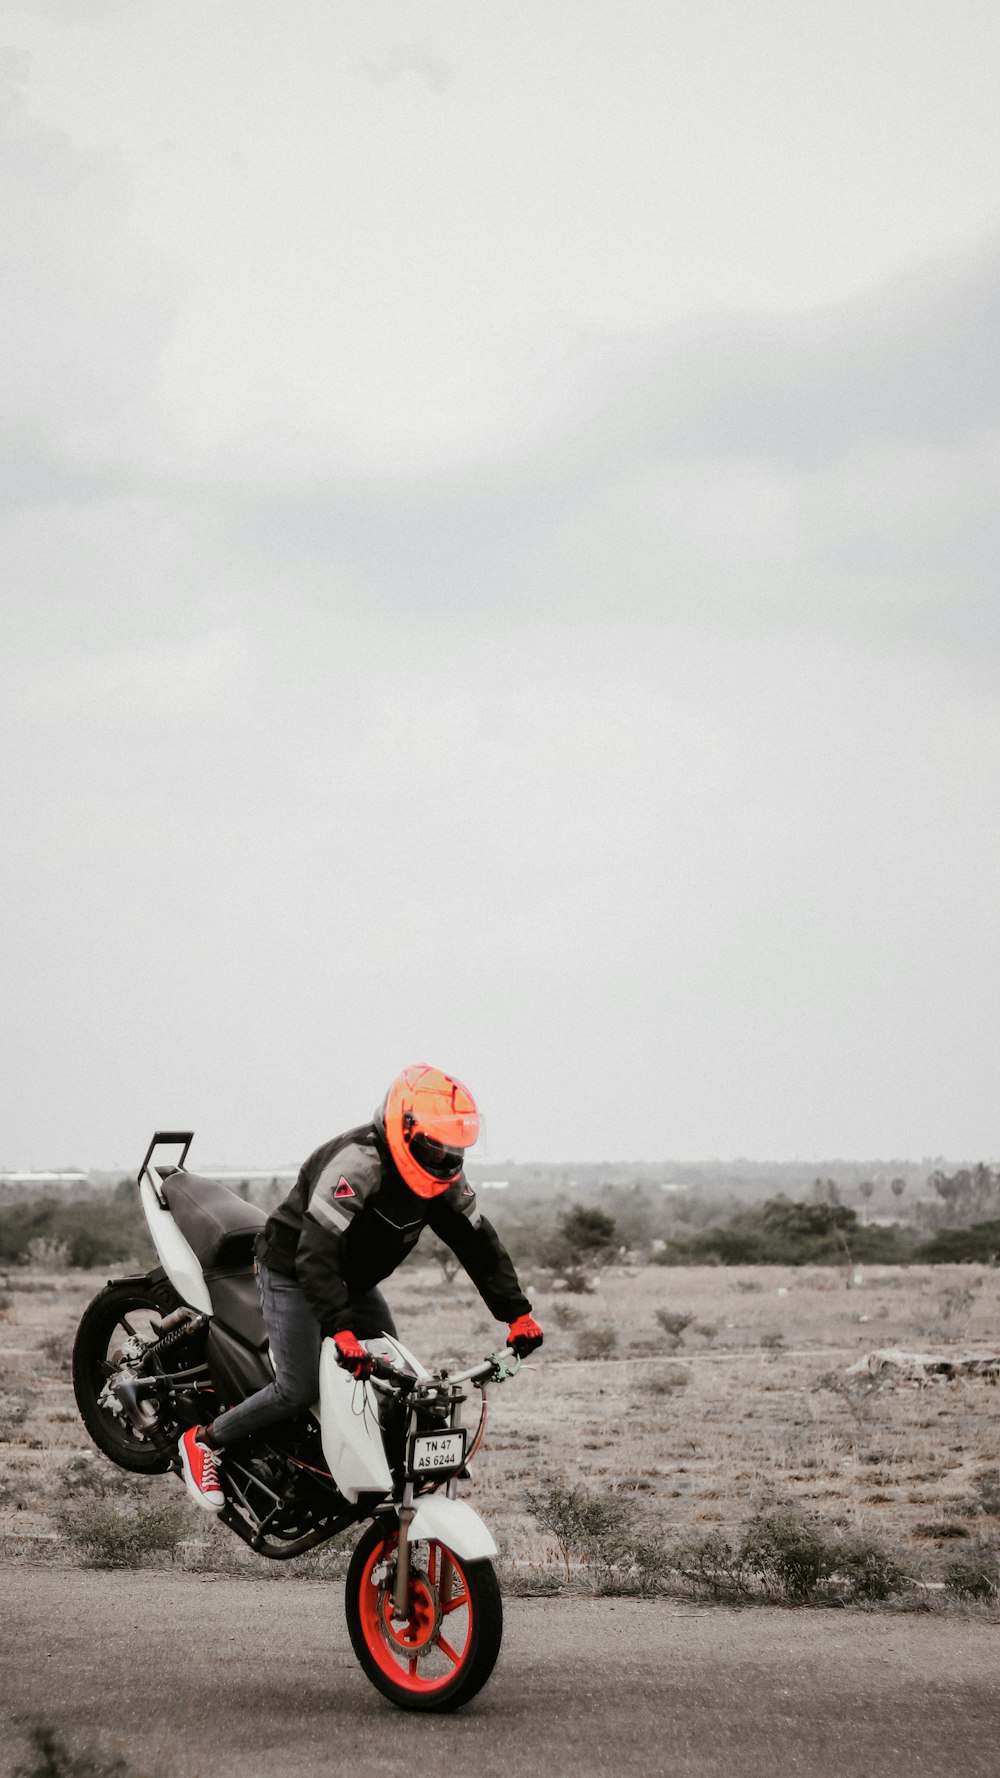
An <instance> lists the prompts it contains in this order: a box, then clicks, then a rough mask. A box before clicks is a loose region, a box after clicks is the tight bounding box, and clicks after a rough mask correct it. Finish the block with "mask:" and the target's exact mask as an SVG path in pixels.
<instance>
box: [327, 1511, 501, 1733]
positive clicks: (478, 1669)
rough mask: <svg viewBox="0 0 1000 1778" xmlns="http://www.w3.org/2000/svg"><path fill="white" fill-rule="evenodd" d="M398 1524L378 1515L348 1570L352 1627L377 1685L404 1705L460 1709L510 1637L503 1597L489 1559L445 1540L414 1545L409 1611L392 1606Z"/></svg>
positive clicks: (357, 1646) (364, 1665) (406, 1707)
mask: <svg viewBox="0 0 1000 1778" xmlns="http://www.w3.org/2000/svg"><path fill="white" fill-rule="evenodd" d="M398 1541H399V1527H398V1524H397V1523H396V1521H395V1520H391V1521H389V1522H388V1523H386V1522H385V1521H384V1520H383V1521H376V1523H375V1524H373V1525H370V1526H369V1527H368V1530H367V1531H366V1532H365V1534H364V1536H363V1537H361V1538H360V1539H359V1541H358V1543H357V1545H356V1546H355V1550H354V1554H353V1556H352V1557H351V1565H350V1568H349V1569H348V1574H347V1593H346V1600H345V1604H346V1609H347V1627H348V1630H349V1631H350V1636H351V1642H352V1644H353V1646H354V1652H355V1654H356V1655H357V1657H358V1660H359V1661H360V1663H361V1666H362V1668H363V1669H364V1671H365V1673H366V1674H367V1676H368V1678H369V1679H370V1680H371V1682H372V1685H373V1686H375V1687H376V1689H377V1690H378V1691H380V1692H381V1693H382V1696H383V1697H385V1698H388V1699H389V1700H390V1702H391V1703H393V1704H396V1705H398V1707H399V1708H400V1709H401V1710H438V1711H445V1710H458V1709H459V1708H460V1706H461V1705H463V1704H467V1703H468V1702H469V1699H470V1698H474V1697H475V1695H476V1693H477V1692H478V1691H480V1690H481V1689H482V1687H483V1686H484V1685H485V1684H486V1681H487V1680H488V1679H489V1677H490V1674H491V1673H492V1672H493V1669H494V1667H495V1666H496V1661H497V1656H498V1654H499V1653H500V1643H501V1640H502V1637H503V1601H502V1599H501V1596H500V1587H499V1585H498V1583H497V1577H496V1575H495V1574H494V1572H493V1566H492V1563H490V1562H485V1561H481V1562H466V1561H463V1560H461V1559H460V1558H459V1557H458V1556H456V1555H455V1553H454V1551H452V1550H449V1549H447V1548H446V1546H445V1545H444V1544H441V1543H435V1542H433V1541H425V1542H423V1543H418V1544H416V1545H413V1546H411V1560H412V1562H413V1569H412V1578H411V1585H410V1613H409V1616H408V1617H406V1618H405V1619H403V1620H402V1621H401V1622H400V1621H399V1620H397V1618H396V1617H395V1615H394V1612H393V1608H392V1586H393V1577H394V1574H395V1568H396V1548H397V1544H398Z"/></svg>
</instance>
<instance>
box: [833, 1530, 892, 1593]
mask: <svg viewBox="0 0 1000 1778" xmlns="http://www.w3.org/2000/svg"><path fill="white" fill-rule="evenodd" d="M835 1553H836V1563H837V1566H836V1571H835V1572H836V1573H837V1574H839V1575H841V1576H842V1577H843V1578H844V1580H846V1581H847V1582H848V1583H849V1587H850V1596H851V1598H852V1599H865V1600H867V1601H868V1602H869V1603H874V1602H876V1601H877V1600H880V1599H888V1598H889V1597H890V1596H891V1595H892V1594H893V1593H902V1592H904V1591H905V1589H906V1588H907V1587H908V1586H909V1584H910V1582H909V1576H908V1575H907V1573H906V1571H905V1569H903V1568H901V1567H900V1564H899V1562H898V1561H897V1560H896V1558H895V1556H894V1555H892V1553H891V1551H889V1550H887V1549H886V1548H885V1545H884V1544H881V1543H879V1542H878V1539H877V1538H874V1537H848V1538H845V1539H844V1541H843V1542H842V1543H841V1544H840V1545H839V1546H838V1547H837V1548H836V1552H835Z"/></svg>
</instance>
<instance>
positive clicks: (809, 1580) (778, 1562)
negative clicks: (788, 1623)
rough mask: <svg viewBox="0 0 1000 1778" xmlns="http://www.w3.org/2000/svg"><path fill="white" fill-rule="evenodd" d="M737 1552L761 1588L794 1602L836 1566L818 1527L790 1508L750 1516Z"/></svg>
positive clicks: (807, 1594) (810, 1592)
mask: <svg viewBox="0 0 1000 1778" xmlns="http://www.w3.org/2000/svg"><path fill="white" fill-rule="evenodd" d="M740 1556H741V1559H742V1562H743V1563H744V1564H745V1565H746V1566H747V1567H749V1568H752V1569H753V1570H754V1572H755V1573H756V1574H758V1575H759V1576H760V1578H761V1580H762V1582H763V1585H764V1590H765V1592H767V1593H768V1594H770V1595H771V1596H772V1597H774V1598H778V1599H789V1600H791V1601H792V1603H793V1604H796V1605H801V1604H803V1603H804V1601H805V1600H807V1599H810V1598H812V1596H813V1595H814V1594H815V1592H816V1589H817V1587H818V1586H819V1583H820V1582H821V1581H824V1580H827V1579H828V1578H829V1576H830V1575H831V1574H832V1573H833V1572H834V1569H835V1567H836V1561H835V1558H834V1555H833V1552H832V1550H831V1548H830V1545H829V1544H828V1542H827V1540H826V1538H825V1537H824V1536H823V1534H822V1532H821V1531H820V1530H819V1528H818V1527H817V1526H815V1525H811V1524H809V1523H808V1522H807V1521H806V1520H805V1519H803V1518H802V1517H801V1516H800V1514H798V1513H796V1512H792V1511H791V1510H786V1511H783V1512H776V1513H770V1514H760V1515H758V1517H757V1518H755V1519H752V1520H751V1521H750V1524H749V1525H748V1527H747V1529H746V1531H745V1532H744V1534H743V1541H742V1544H741V1545H740Z"/></svg>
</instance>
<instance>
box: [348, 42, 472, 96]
mask: <svg viewBox="0 0 1000 1778" xmlns="http://www.w3.org/2000/svg"><path fill="white" fill-rule="evenodd" d="M364 66H365V72H366V73H367V75H368V78H369V80H370V81H371V83H372V85H373V86H388V85H389V84H390V83H392V82H394V81H397V80H401V79H402V78H403V76H404V74H416V75H417V77H418V78H419V79H420V80H423V81H424V82H425V83H426V85H427V86H428V87H429V88H430V90H431V92H432V93H443V92H444V90H445V88H446V87H447V86H449V85H450V84H451V82H452V80H453V79H454V77H455V70H454V68H453V67H452V66H451V63H450V62H446V61H445V59H444V57H443V56H439V55H437V54H436V53H435V51H434V50H433V49H431V47H430V45H429V44H428V43H426V42H425V41H424V40H423V39H422V38H415V39H414V40H413V41H412V42H409V43H394V44H393V45H392V47H391V49H388V50H386V52H385V54H384V55H382V56H380V57H379V60H378V61H377V62H374V61H366V62H365V64H364Z"/></svg>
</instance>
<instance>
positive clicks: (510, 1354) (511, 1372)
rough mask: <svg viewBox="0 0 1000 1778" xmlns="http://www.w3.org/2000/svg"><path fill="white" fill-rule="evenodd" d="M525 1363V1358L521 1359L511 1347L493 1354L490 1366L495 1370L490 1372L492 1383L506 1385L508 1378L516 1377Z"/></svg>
mask: <svg viewBox="0 0 1000 1778" xmlns="http://www.w3.org/2000/svg"><path fill="white" fill-rule="evenodd" d="M523 1363H524V1360H523V1358H519V1357H518V1355H517V1353H516V1352H514V1351H512V1350H511V1348H510V1346H505V1347H504V1349H503V1351H502V1352H494V1353H492V1354H491V1356H490V1364H491V1365H492V1367H493V1368H492V1370H491V1371H490V1378H489V1380H490V1382H491V1383H505V1382H506V1381H507V1379H508V1377H516V1376H517V1373H518V1371H519V1370H520V1368H521V1366H522V1364H523Z"/></svg>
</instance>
